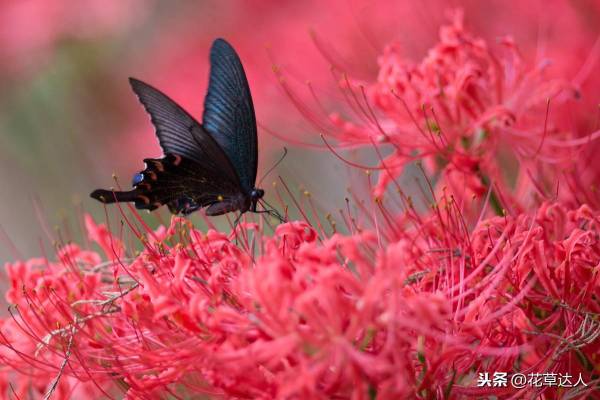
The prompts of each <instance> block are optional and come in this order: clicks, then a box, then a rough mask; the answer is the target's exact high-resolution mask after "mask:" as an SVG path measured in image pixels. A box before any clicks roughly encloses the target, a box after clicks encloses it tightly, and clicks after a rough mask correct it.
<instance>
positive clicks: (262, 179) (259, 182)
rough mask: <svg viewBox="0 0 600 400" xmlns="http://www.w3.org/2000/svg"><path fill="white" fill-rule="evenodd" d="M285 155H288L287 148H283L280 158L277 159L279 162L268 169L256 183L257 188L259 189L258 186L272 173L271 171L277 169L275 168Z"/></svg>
mask: <svg viewBox="0 0 600 400" xmlns="http://www.w3.org/2000/svg"><path fill="white" fill-rule="evenodd" d="M287 153H288V150H287V147H284V148H283V155H282V156H281V158H280V159H279V161H277V162H276V163H275V165H273V166H272V167H271V168H270V169H269V170H268V171H267V173H266V174H264V175H263V177H262V178H261V179H260V181H258V185H256V186H257V187H259V186H260V184H261V183H262V181H264V180H265V178H266V177H267V176H269V174H270V173H271V172H273V170H274V169H275V168H277V166H278V165H279V164H281V162H282V161H283V159H284V158H285V156H287Z"/></svg>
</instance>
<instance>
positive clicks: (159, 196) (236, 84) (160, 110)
mask: <svg viewBox="0 0 600 400" xmlns="http://www.w3.org/2000/svg"><path fill="white" fill-rule="evenodd" d="M129 82H130V83H131V87H132V89H133V91H134V92H135V94H136V95H137V96H138V98H139V100H140V102H141V103H142V105H143V106H144V108H145V109H146V111H147V112H148V113H149V114H150V119H151V121H152V124H153V125H154V127H155V128H156V136H158V140H159V142H160V145H161V147H162V149H163V151H164V154H165V155H164V157H163V158H159V159H153V158H147V159H145V160H144V162H145V164H146V166H145V167H146V169H144V170H143V171H141V172H140V173H138V174H136V175H135V176H134V178H133V182H132V186H133V190H130V191H127V192H120V191H112V190H103V189H98V190H95V191H94V192H92V193H91V197H93V198H94V199H96V200H99V201H101V202H103V203H114V202H134V203H135V207H136V208H138V209H146V210H154V209H156V208H158V207H160V206H161V205H163V204H166V205H167V206H168V207H169V210H170V211H171V212H172V213H174V214H184V215H187V214H190V213H192V212H194V211H196V210H198V209H199V208H202V207H208V208H207V209H206V215H211V216H212V215H221V214H225V213H228V212H231V211H237V210H239V211H240V212H241V213H245V212H247V211H252V212H268V213H270V214H273V215H275V216H276V217H278V218H280V219H282V218H281V216H279V214H278V213H277V212H276V211H275V210H264V211H258V210H257V204H258V202H259V201H260V200H261V199H262V197H263V196H264V193H265V192H264V191H263V190H262V189H259V188H256V187H255V181H256V169H257V159H258V143H257V135H256V117H255V115H254V106H253V105H252V97H251V95H250V88H249V87H248V81H247V80H246V74H245V73H244V68H243V67H242V63H241V61H240V59H239V57H238V55H237V53H236V52H235V50H234V49H233V47H231V45H230V44H229V43H227V42H226V41H225V40H223V39H216V40H215V41H214V42H213V44H212V47H211V49H210V80H209V86H208V93H207V94H206V98H205V99H204V115H203V116H202V124H200V123H199V122H198V121H196V120H195V119H194V118H193V117H192V116H191V115H190V114H188V113H187V112H186V111H185V110H184V109H183V108H181V107H180V106H179V105H178V104H176V103H175V102H174V101H173V100H171V99H170V98H169V97H167V96H166V95H165V94H163V93H162V92H160V91H159V90H157V89H155V88H153V87H152V86H150V85H148V84H146V83H144V82H142V81H139V80H137V79H133V78H130V79H129ZM240 215H241V214H240Z"/></svg>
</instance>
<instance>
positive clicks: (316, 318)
mask: <svg viewBox="0 0 600 400" xmlns="http://www.w3.org/2000/svg"><path fill="white" fill-rule="evenodd" d="M447 205H448V206H449V207H443V208H442V209H444V210H446V211H442V209H440V211H439V213H436V214H435V215H432V216H431V217H429V218H427V219H423V220H420V221H419V222H417V220H416V219H414V220H412V221H413V222H415V223H418V228H419V229H406V230H402V231H401V230H393V231H392V228H391V227H390V229H389V230H387V232H386V236H387V237H388V239H387V240H386V244H385V246H382V245H381V243H380V241H381V240H384V238H383V237H378V236H377V234H375V233H374V232H372V231H368V230H365V231H364V232H360V233H358V232H357V233H355V234H354V235H349V236H345V235H340V234H333V235H328V236H325V235H323V234H322V233H319V232H318V231H317V230H315V229H314V228H313V227H311V226H310V225H309V224H308V223H306V222H298V221H297V222H289V223H285V224H282V225H280V226H279V227H278V228H277V230H276V232H275V234H274V235H273V237H263V236H262V235H261V229H260V227H259V226H258V225H256V224H246V225H244V226H243V227H241V229H239V231H238V234H239V235H240V238H239V241H240V242H241V243H240V246H236V245H235V244H234V243H232V241H231V240H230V238H228V237H227V236H226V235H224V234H222V233H219V232H216V231H214V230H210V231H208V232H207V233H206V234H205V233H203V232H200V231H197V230H195V229H194V228H193V227H191V226H190V224H189V222H187V221H185V220H182V219H179V218H173V220H172V222H171V226H170V227H169V228H168V229H159V230H158V231H157V232H148V240H146V241H144V243H145V249H144V250H143V251H142V252H141V253H140V254H138V255H137V256H134V257H129V255H128V252H127V251H125V250H124V248H123V246H122V244H121V243H120V242H119V240H118V239H117V238H115V237H113V236H112V235H111V234H110V233H109V231H108V230H107V229H106V227H105V226H103V225H96V224H95V223H94V222H93V221H92V219H91V218H90V217H87V221H86V224H87V229H88V232H89V237H90V239H92V240H93V241H95V242H96V243H97V244H98V245H99V246H100V247H101V248H102V249H103V252H104V256H105V258H107V259H108V260H109V261H107V262H104V263H102V262H101V256H100V255H99V254H98V253H96V252H92V251H88V250H83V249H81V248H79V247H77V246H76V245H69V246H65V247H64V248H62V249H61V250H60V251H59V253H58V260H57V262H49V261H47V260H41V259H38V260H30V261H28V262H18V263H14V264H9V265H8V266H7V272H8V275H9V277H10V279H11V288H10V290H9V291H8V293H7V298H8V300H9V301H10V302H11V303H12V304H13V306H12V307H11V310H12V311H11V317H10V318H7V319H5V320H4V321H3V322H2V326H1V329H0V332H2V334H1V339H2V344H3V347H2V348H1V352H0V357H1V358H2V363H3V364H4V365H6V366H7V368H5V370H4V371H3V375H2V385H1V386H2V387H3V388H4V392H5V393H7V391H8V389H7V385H9V383H10V384H11V385H12V389H11V391H14V393H15V397H17V398H27V397H28V396H29V395H30V394H33V397H37V396H40V397H41V396H42V395H43V394H44V393H45V392H47V391H48V390H49V388H51V387H52V385H53V384H56V391H55V393H54V394H55V396H56V397H57V398H84V397H85V396H87V397H89V398H96V397H97V396H99V395H100V394H103V395H105V396H107V397H109V398H120V397H122V396H123V395H124V393H125V394H126V396H125V397H126V398H131V399H146V398H147V399H151V398H161V397H164V396H167V395H171V396H173V397H175V398H183V397H184V394H182V393H188V394H189V393H197V394H198V393H204V394H206V395H214V396H216V397H221V396H225V397H229V398H264V399H270V398H354V399H361V398H374V397H375V398H381V399H393V398H431V397H434V398H449V397H465V396H470V395H473V396H476V397H482V396H488V395H496V396H507V395H513V396H515V397H518V398H523V397H525V396H528V395H531V393H534V392H536V390H539V389H538V388H534V387H528V388H525V389H522V390H517V389H511V388H510V387H509V388H477V387H476V386H475V382H476V379H477V376H478V373H479V372H482V371H514V372H521V373H530V372H548V371H552V372H565V371H568V372H570V373H571V374H578V373H581V374H583V377H584V379H585V381H586V383H587V384H588V385H589V386H588V387H579V388H572V389H558V388H544V389H546V390H545V392H544V393H545V396H549V397H552V398H554V397H553V396H558V395H561V396H566V395H567V393H570V394H576V393H579V394H580V395H582V394H585V393H588V394H589V391H590V390H592V389H593V385H594V384H597V382H596V383H594V382H592V375H594V374H597V371H596V372H594V369H595V368H596V366H597V365H598V362H599V361H600V359H599V358H598V355H599V354H600V342H599V341H597V340H595V339H596V338H597V337H598V336H599V335H600V323H599V322H598V319H597V315H598V313H599V312H600V304H599V303H598V301H597V299H598V296H600V283H599V280H598V272H599V270H598V268H599V265H600V243H599V241H600V214H599V213H595V212H593V211H592V210H591V209H589V208H588V207H586V206H582V207H580V208H579V209H576V210H567V209H566V208H565V207H562V206H560V205H557V204H544V205H543V206H542V207H541V208H540V209H539V210H538V211H537V213H536V214H533V215H530V216H527V215H520V216H518V217H508V216H507V217H495V218H491V219H488V220H485V221H482V222H481V223H480V224H478V225H477V226H476V227H475V228H474V229H473V230H472V231H471V232H466V231H465V230H464V226H463V225H462V224H461V220H460V218H461V217H460V214H459V213H457V212H456V211H455V210H456V209H455V208H453V207H452V204H447ZM252 247H256V248H260V250H258V251H257V253H258V255H253V252H249V250H248V249H249V248H252ZM596 380H597V378H596ZM179 396H181V397H179Z"/></svg>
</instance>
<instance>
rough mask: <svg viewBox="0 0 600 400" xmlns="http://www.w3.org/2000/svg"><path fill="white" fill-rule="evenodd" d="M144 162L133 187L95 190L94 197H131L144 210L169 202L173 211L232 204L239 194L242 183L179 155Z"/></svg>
mask: <svg viewBox="0 0 600 400" xmlns="http://www.w3.org/2000/svg"><path fill="white" fill-rule="evenodd" d="M144 162H145V163H146V169H144V170H143V171H141V172H140V173H139V174H136V180H135V181H136V184H135V185H134V188H133V190H131V191H126V192H119V191H115V192H113V191H110V190H96V191H95V192H93V193H92V197H94V198H96V199H97V200H100V201H102V202H103V203H113V202H115V201H131V202H134V203H135V207H136V208H138V209H143V210H154V209H156V208H158V207H160V206H161V205H165V204H166V205H168V206H169V209H170V210H171V212H173V213H176V214H189V213H191V212H193V211H195V210H197V209H198V208H200V207H205V206H210V205H212V204H215V203H223V204H229V203H231V202H232V201H233V199H236V198H238V197H239V196H240V188H239V186H238V185H237V184H235V183H234V182H231V181H228V180H223V179H221V176H220V173H219V171H218V170H215V169H212V168H200V166H199V165H198V164H197V163H196V162H194V161H191V160H188V159H186V158H183V157H181V156H179V155H173V154H167V155H166V156H165V157H163V158H158V159H155V158H147V159H145V160H144ZM139 175H141V177H139Z"/></svg>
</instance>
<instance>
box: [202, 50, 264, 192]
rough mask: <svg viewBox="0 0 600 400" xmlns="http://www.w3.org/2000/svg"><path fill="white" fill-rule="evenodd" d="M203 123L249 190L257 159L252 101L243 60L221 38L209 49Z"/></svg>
mask: <svg viewBox="0 0 600 400" xmlns="http://www.w3.org/2000/svg"><path fill="white" fill-rule="evenodd" d="M202 123H203V126H204V128H205V129H206V130H207V131H208V132H209V133H210V134H211V135H212V137H213V138H214V139H215V140H216V141H217V142H218V143H219V145H220V147H221V148H222V149H223V151H224V152H225V154H227V156H228V157H229V160H230V161H231V163H232V164H233V166H234V168H235V170H236V172H237V175H238V176H239V178H240V183H241V186H242V188H243V189H244V191H245V192H246V193H249V192H250V191H251V190H252V188H253V187H254V184H255V181H256V169H257V162H258V143H257V132H256V117H255V114H254V105H253V104H252V97H251V95H250V88H249V86H248V81H247V79H246V74H245V72H244V68H243V66H242V63H241V61H240V59H239V57H238V55H237V53H236V52H235V50H234V49H233V47H231V45H230V44H229V43H227V42H226V41H225V40H223V39H217V40H215V41H214V43H213V45H212V47H211V49H210V78H209V85H208V92H207V94H206V98H205V99H204V115H203V118H202Z"/></svg>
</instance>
